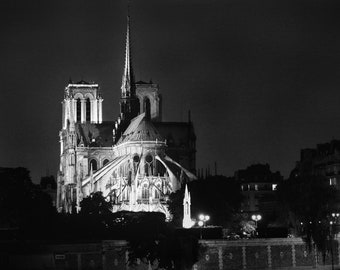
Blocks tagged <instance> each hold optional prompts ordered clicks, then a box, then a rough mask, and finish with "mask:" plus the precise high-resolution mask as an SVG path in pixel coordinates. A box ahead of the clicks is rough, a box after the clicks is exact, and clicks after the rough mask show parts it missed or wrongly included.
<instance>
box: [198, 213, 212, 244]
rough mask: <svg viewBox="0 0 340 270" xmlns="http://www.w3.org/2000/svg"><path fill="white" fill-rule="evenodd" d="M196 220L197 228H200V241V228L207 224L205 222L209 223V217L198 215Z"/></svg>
mask: <svg viewBox="0 0 340 270" xmlns="http://www.w3.org/2000/svg"><path fill="white" fill-rule="evenodd" d="M198 219H199V221H198V226H199V227H200V239H202V227H205V226H206V223H207V221H209V219H210V216H208V215H203V214H200V215H199V216H198Z"/></svg>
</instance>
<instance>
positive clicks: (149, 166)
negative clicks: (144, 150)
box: [144, 154, 153, 176]
mask: <svg viewBox="0 0 340 270" xmlns="http://www.w3.org/2000/svg"><path fill="white" fill-rule="evenodd" d="M144 168H145V175H146V176H151V175H153V157H152V156H151V155H150V154H148V155H147V156H146V157H145V167H144Z"/></svg>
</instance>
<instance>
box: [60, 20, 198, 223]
mask: <svg viewBox="0 0 340 270" xmlns="http://www.w3.org/2000/svg"><path fill="white" fill-rule="evenodd" d="M161 101H162V100H161V95H160V93H159V88H158V85H157V84H154V83H152V82H149V83H146V82H143V81H138V82H135V78H134V74H133V68H132V63H131V55H130V22H129V17H128V21H127V34H126V49H125V66H124V72H123V78H122V86H121V98H120V101H119V106H120V114H119V116H118V118H117V120H116V121H103V119H102V106H103V98H102V96H101V92H100V88H99V86H98V84H95V83H88V82H86V81H83V80H82V81H80V82H78V83H73V82H71V81H70V82H69V84H68V85H67V86H66V88H65V92H64V100H63V101H62V129H61V131H60V133H59V136H60V166H59V172H58V180H57V181H58V190H57V209H58V211H59V212H68V213H71V212H75V211H78V210H79V209H80V207H79V206H80V202H81V200H82V198H84V197H87V196H89V195H90V194H91V193H93V192H97V191H100V192H102V194H103V196H105V197H106V198H107V200H111V201H112V202H113V205H114V206H113V211H114V212H116V211H124V210H126V211H153V212H162V213H164V214H165V215H166V217H167V218H169V217H170V213H169V211H168V209H167V198H168V195H169V194H170V193H171V192H175V191H176V190H178V189H179V188H180V187H181V185H182V184H183V181H186V180H190V179H195V178H196V177H195V175H194V173H195V156H196V146H195V142H196V136H195V133H194V128H193V124H192V122H191V120H190V114H189V119H188V121H187V122H162V106H161V104H162V103H161Z"/></svg>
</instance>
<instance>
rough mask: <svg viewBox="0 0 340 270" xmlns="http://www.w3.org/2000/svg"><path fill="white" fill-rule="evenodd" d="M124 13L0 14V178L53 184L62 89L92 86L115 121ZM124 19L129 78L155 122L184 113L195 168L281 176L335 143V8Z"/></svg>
mask: <svg viewBox="0 0 340 270" xmlns="http://www.w3.org/2000/svg"><path fill="white" fill-rule="evenodd" d="M126 7H127V1H126V0H124V1H123V0H119V1H117V0H110V1H109V0H101V1H94V0H82V1H80V0H72V1H70V0H58V1H46V0H41V1H37V0H36V1H28V0H22V1H13V0H12V1H7V0H6V1H1V2H0V17H1V19H0V20H1V24H0V35H1V43H0V62H1V64H0V79H1V86H0V90H1V91H0V93H1V99H0V113H1V118H2V124H1V140H0V149H1V154H0V166H11V167H14V166H24V167H27V168H28V169H30V170H31V172H32V178H33V180H34V181H36V182H37V181H38V180H39V179H40V177H41V176H43V175H45V174H46V170H47V168H48V169H49V173H51V174H54V175H56V172H57V170H58V162H59V138H58V132H59V130H60V128H61V100H62V98H63V90H64V88H65V86H66V85H67V82H68V80H69V78H70V77H72V79H73V80H74V81H78V80H81V79H84V80H87V81H95V82H97V83H99V84H100V87H101V89H102V93H103V97H104V120H115V119H116V116H117V114H118V99H119V95H120V84H121V76H122V72H123V61H124V46H125V44H124V43H125V33H126ZM130 13H131V17H132V18H131V20H132V26H131V27H132V47H133V65H134V70H135V74H136V78H137V80H139V79H142V80H146V81H148V80H150V79H152V80H153V81H154V82H155V83H158V84H159V85H160V90H161V93H162V96H163V105H164V107H163V108H164V110H163V115H164V120H165V121H181V120H182V121H186V120H187V110H188V109H191V112H192V119H193V121H194V125H195V130H196V134H197V167H199V168H200V167H206V166H208V164H210V167H213V163H214V161H217V166H218V172H219V173H222V174H225V175H232V174H233V173H234V171H235V170H237V169H241V168H245V167H246V166H248V165H250V164H252V163H255V162H256V163H258V162H260V163H269V164H270V165H271V168H272V169H273V170H275V171H276V170H279V171H281V173H282V174H283V175H284V176H287V175H288V174H289V172H290V170H291V169H292V168H293V167H294V164H295V161H297V160H298V159H299V153H300V149H301V148H307V147H315V145H316V144H317V143H321V142H327V141H329V140H331V139H332V138H335V139H340V31H339V26H340V16H339V14H340V3H339V1H327V0H320V1H313V0H305V1H302V0H294V1H287V0H284V1H281V0H276V1H272V0H268V1H261V0H258V1H254V0H220V1H213V0H205V1H203V0H186V1H177V0H162V1H159V0H143V1H141V0H138V1H137V0H136V1H132V4H131V12H130Z"/></svg>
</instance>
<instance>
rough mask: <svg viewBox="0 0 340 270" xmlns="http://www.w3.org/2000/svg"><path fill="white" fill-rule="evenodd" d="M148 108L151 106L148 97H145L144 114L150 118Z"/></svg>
mask: <svg viewBox="0 0 340 270" xmlns="http://www.w3.org/2000/svg"><path fill="white" fill-rule="evenodd" d="M150 108H151V105H150V99H148V98H145V99H144V112H145V116H146V117H148V118H150V115H151V112H150Z"/></svg>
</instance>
